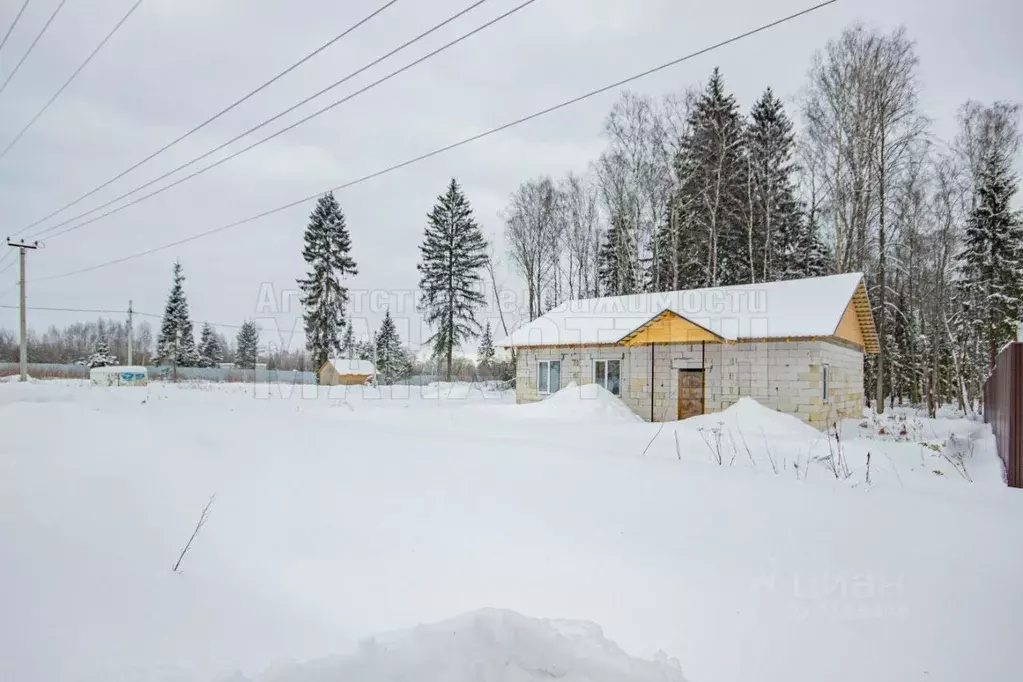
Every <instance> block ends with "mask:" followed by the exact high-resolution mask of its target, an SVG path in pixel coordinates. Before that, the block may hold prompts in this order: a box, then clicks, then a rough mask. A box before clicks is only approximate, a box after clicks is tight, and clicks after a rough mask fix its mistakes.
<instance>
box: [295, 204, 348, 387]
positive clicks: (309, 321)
mask: <svg viewBox="0 0 1023 682" xmlns="http://www.w3.org/2000/svg"><path fill="white" fill-rule="evenodd" d="M351 250H352V239H351V236H350V235H349V233H348V227H347V226H346V224H345V216H344V214H343V213H342V211H341V207H340V206H339V205H338V203H337V200H336V199H334V195H333V193H327V194H325V195H323V196H322V197H320V199H319V201H317V202H316V209H315V210H314V211H313V212H312V214H311V215H310V216H309V226H308V227H307V228H306V231H305V247H304V248H303V249H302V257H303V258H304V259H305V262H306V263H308V264H309V267H310V270H309V276H308V277H306V278H305V279H300V280H298V286H299V288H301V290H302V299H301V301H302V305H303V307H304V313H303V319H304V322H305V336H306V348H307V349H308V350H309V353H310V355H311V356H312V361H313V363H314V364H315V366H316V367H317V369H319V368H320V367H322V366H323V363H325V362H326V361H327V358H329V357H331V356H333V355H337V354H338V353H339V352H340V351H341V333H342V329H343V328H344V326H345V308H346V307H347V305H348V289H347V288H346V287H345V286H344V285H343V284H342V281H343V280H344V279H345V278H346V277H348V276H350V275H356V274H358V272H359V271H358V268H357V266H356V263H355V260H354V259H353V258H352V256H351Z"/></svg>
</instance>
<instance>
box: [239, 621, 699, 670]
mask: <svg viewBox="0 0 1023 682" xmlns="http://www.w3.org/2000/svg"><path fill="white" fill-rule="evenodd" d="M242 679H244V678H242ZM551 679H557V680H562V681H563V682H584V681H585V682H626V681H628V682H647V681H649V682H654V681H656V682H685V678H684V677H683V676H682V671H681V669H680V668H679V665H678V661H676V660H675V659H668V658H667V657H666V656H665V655H664V654H663V653H658V654H657V656H656V657H655V659H654V660H653V661H646V660H642V659H638V658H633V657H631V656H629V655H628V654H626V653H625V652H624V651H622V650H621V648H619V647H618V645H617V644H615V643H614V642H612V641H610V640H608V639H607V638H606V637H605V636H604V633H603V632H602V631H601V629H600V627H599V626H598V625H596V624H594V623H590V622H585V621H564V620H548V619H537V618H528V617H526V616H523V615H520V614H518V613H515V612H514V611H507V610H501V609H483V610H480V611H475V612H472V613H467V614H465V615H462V616H458V617H455V618H452V619H450V620H447V621H443V622H440V623H435V624H432V625H421V626H419V627H417V628H415V629H414V630H410V631H406V632H401V633H396V634H393V635H388V636H382V637H377V638H373V639H370V640H367V641H365V642H363V643H362V644H361V645H360V646H359V649H358V651H356V652H355V653H354V654H352V655H350V656H343V657H333V658H327V659H322V660H318V661H312V662H309V663H302V664H293V665H289V666H284V667H279V668H276V669H273V670H270V671H268V672H266V673H264V674H263V675H261V676H259V677H256V678H255V681H256V682H335V681H341V680H344V682H389V681H398V680H402V681H405V680H415V681H416V682H527V681H529V680H551Z"/></svg>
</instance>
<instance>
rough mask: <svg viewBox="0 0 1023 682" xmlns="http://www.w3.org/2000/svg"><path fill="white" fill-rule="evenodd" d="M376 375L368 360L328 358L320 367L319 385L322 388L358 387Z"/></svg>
mask: <svg viewBox="0 0 1023 682" xmlns="http://www.w3.org/2000/svg"><path fill="white" fill-rule="evenodd" d="M375 375H376V368H375V367H374V366H373V363H372V362H370V361H369V360H357V359H355V358H330V359H329V360H327V361H326V362H325V363H323V367H320V384H322V385H324V386H360V385H362V384H365V383H367V382H368V381H370V380H371V379H373V377H374V376H375Z"/></svg>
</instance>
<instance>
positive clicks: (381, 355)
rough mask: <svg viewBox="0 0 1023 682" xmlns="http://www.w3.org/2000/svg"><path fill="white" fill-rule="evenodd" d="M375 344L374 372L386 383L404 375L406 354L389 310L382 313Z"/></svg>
mask: <svg viewBox="0 0 1023 682" xmlns="http://www.w3.org/2000/svg"><path fill="white" fill-rule="evenodd" d="M374 343H375V344H376V373H377V376H378V377H379V378H380V380H382V381H383V382H384V383H386V384H391V383H394V381H395V380H396V379H401V378H403V377H404V376H405V372H406V370H407V367H406V362H405V358H406V354H405V349H404V348H402V345H401V339H400V338H399V337H398V328H397V327H395V326H394V320H393V319H392V318H391V311H390V310H387V312H385V313H384V321H383V323H382V324H381V325H380V330H379V331H378V332H377V334H376V338H375V339H374Z"/></svg>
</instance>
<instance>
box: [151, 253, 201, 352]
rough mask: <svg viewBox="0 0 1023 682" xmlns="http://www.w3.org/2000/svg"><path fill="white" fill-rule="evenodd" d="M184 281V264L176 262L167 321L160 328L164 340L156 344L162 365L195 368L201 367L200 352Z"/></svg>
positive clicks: (164, 319) (165, 308) (166, 314)
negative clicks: (196, 343) (197, 346)
mask: <svg viewBox="0 0 1023 682" xmlns="http://www.w3.org/2000/svg"><path fill="white" fill-rule="evenodd" d="M184 281H185V276H184V275H183V274H182V273H181V263H178V262H175V263H174V284H173V285H172V286H171V291H170V295H169V296H168V297H167V305H166V306H165V307H164V310H163V321H162V322H161V324H160V336H159V337H158V338H157V341H156V361H157V363H158V364H168V365H176V366H178V367H194V366H196V365H197V364H199V352H198V350H197V349H196V347H195V336H194V334H193V331H192V320H191V318H190V317H189V314H188V301H187V300H186V299H185V289H184V286H183V285H184Z"/></svg>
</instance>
